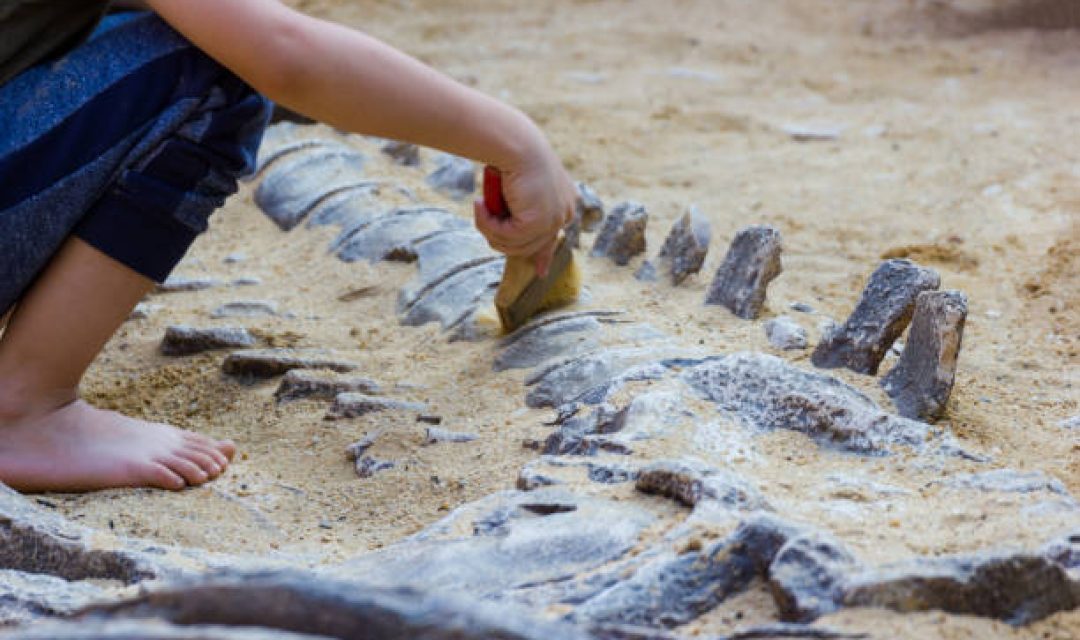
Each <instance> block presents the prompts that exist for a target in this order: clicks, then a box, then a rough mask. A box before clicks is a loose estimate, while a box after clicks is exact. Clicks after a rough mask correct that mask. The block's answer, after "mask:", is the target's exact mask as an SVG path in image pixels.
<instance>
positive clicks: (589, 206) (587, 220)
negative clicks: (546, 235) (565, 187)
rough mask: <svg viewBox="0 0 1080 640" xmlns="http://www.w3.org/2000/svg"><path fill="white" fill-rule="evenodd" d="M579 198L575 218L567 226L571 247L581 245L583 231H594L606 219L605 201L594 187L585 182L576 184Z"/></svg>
mask: <svg viewBox="0 0 1080 640" xmlns="http://www.w3.org/2000/svg"><path fill="white" fill-rule="evenodd" d="M575 186H576V187H577V199H576V200H575V201H574V219H573V220H571V221H570V224H569V225H567V226H566V240H567V242H568V243H569V244H570V246H571V247H573V248H574V249H577V248H578V247H580V246H581V233H582V232H583V231H593V230H594V229H596V227H597V226H598V225H599V224H600V223H601V222H603V220H604V203H603V201H602V200H600V197H599V196H597V195H596V192H595V191H593V190H592V187H590V186H589V185H587V184H585V183H584V182H578V183H576V184H575Z"/></svg>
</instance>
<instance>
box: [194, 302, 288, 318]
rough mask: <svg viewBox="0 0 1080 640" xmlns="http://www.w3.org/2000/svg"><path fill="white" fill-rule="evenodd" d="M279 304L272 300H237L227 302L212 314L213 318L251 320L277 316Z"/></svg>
mask: <svg viewBox="0 0 1080 640" xmlns="http://www.w3.org/2000/svg"><path fill="white" fill-rule="evenodd" d="M277 312H278V309H277V303H276V302H273V301H272V300H235V301H233V302H226V303H225V304H223V305H221V306H219V307H217V308H216V309H214V310H213V311H211V312H210V317H211V318H251V317H256V316H276V315H277Z"/></svg>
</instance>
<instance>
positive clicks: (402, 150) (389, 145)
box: [379, 140, 420, 167]
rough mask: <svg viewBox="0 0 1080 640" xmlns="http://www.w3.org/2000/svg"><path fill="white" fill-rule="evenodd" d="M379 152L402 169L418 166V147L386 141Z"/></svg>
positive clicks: (407, 143) (406, 143)
mask: <svg viewBox="0 0 1080 640" xmlns="http://www.w3.org/2000/svg"><path fill="white" fill-rule="evenodd" d="M379 151H382V152H383V154H385V155H386V156H388V157H389V158H390V159H391V160H393V161H394V162H395V163H396V164H400V165H401V166H403V167H419V166H420V147H418V146H416V145H415V144H412V143H409V142H399V141H397V140H388V141H387V142H386V143H385V144H384V145H383V146H382V147H381V148H380V149H379Z"/></svg>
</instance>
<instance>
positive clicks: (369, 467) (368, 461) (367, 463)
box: [356, 456, 394, 478]
mask: <svg viewBox="0 0 1080 640" xmlns="http://www.w3.org/2000/svg"><path fill="white" fill-rule="evenodd" d="M393 468H394V463H393V462H390V461H389V460H379V459H378V458H372V457H371V456H364V457H362V458H359V459H357V461H356V475H357V476H359V477H361V478H370V477H371V476H373V475H375V474H376V473H379V472H380V471H386V470H387V469H393Z"/></svg>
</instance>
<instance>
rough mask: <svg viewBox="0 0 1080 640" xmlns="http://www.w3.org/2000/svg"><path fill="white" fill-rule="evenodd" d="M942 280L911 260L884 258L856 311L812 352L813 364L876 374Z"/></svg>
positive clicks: (872, 276)
mask: <svg viewBox="0 0 1080 640" xmlns="http://www.w3.org/2000/svg"><path fill="white" fill-rule="evenodd" d="M940 283H941V278H940V277H939V276H938V274H937V273H936V272H935V271H933V270H932V269H927V268H925V267H921V266H919V265H917V264H915V263H914V262H911V261H910V260H899V259H897V260H886V261H885V262H882V263H881V265H880V266H879V267H878V268H877V269H875V270H874V273H873V274H872V275H871V276H870V280H869V282H867V284H866V288H865V289H863V292H862V296H861V297H860V298H859V302H858V304H857V305H856V306H855V310H854V311H853V312H852V313H851V316H850V317H848V319H847V321H846V322H844V324H843V325H841V326H840V327H839V328H837V329H836V330H834V331H831V332H829V333H828V334H826V335H825V336H823V337H822V340H821V342H820V343H819V344H818V346H817V348H816V349H814V354H813V356H812V361H813V363H814V365H815V366H818V367H823V368H828V369H833V368H837V367H847V368H848V369H851V370H852V371H855V372H857V373H865V374H870V375H874V374H876V373H877V370H878V365H879V364H881V359H882V358H884V357H885V354H886V353H887V352H888V350H889V347H891V346H892V344H893V342H894V341H896V339H897V338H899V337H900V334H901V333H903V332H904V329H905V328H907V325H908V323H909V322H910V321H911V316H912V313H914V311H915V299H916V298H917V297H918V295H919V294H920V293H922V292H923V291H930V290H932V289H937V288H938V285H939V284H940Z"/></svg>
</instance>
